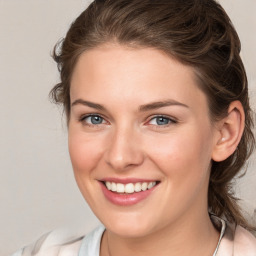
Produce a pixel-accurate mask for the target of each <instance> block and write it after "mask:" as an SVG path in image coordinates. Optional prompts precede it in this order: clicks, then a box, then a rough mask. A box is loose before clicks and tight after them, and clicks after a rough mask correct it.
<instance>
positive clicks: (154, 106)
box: [139, 100, 189, 112]
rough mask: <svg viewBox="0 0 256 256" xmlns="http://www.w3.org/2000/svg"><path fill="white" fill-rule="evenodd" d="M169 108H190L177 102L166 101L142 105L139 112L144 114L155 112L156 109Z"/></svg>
mask: <svg viewBox="0 0 256 256" xmlns="http://www.w3.org/2000/svg"><path fill="white" fill-rule="evenodd" d="M168 106H181V107H185V108H189V107H188V106H187V105H185V104H183V103H181V102H178V101H176V100H165V101H157V102H152V103H149V104H145V105H142V106H140V107H139V110H140V111H142V112H144V111H149V110H154V109H158V108H163V107H168Z"/></svg>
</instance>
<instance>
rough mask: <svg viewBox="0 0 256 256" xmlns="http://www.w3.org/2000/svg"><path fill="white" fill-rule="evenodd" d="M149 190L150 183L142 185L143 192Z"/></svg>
mask: <svg viewBox="0 0 256 256" xmlns="http://www.w3.org/2000/svg"><path fill="white" fill-rule="evenodd" d="M147 188H148V183H147V182H143V183H142V185H141V189H142V190H143V191H145V190H147Z"/></svg>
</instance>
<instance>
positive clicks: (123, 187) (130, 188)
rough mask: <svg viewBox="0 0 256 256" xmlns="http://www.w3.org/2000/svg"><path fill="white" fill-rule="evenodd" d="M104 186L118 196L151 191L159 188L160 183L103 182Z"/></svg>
mask: <svg viewBox="0 0 256 256" xmlns="http://www.w3.org/2000/svg"><path fill="white" fill-rule="evenodd" d="M102 183H103V184H104V186H105V187H106V188H107V189H108V190H109V191H112V192H114V193H117V194H134V193H139V192H142V191H146V190H150V189H152V188H154V187H155V186H157V185H158V184H159V183H160V181H150V182H146V181H144V182H136V183H127V184H124V183H116V182H111V181H102Z"/></svg>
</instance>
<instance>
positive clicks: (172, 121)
mask: <svg viewBox="0 0 256 256" xmlns="http://www.w3.org/2000/svg"><path fill="white" fill-rule="evenodd" d="M161 117H162V118H165V119H168V120H169V121H170V123H168V124H166V125H155V126H162V127H165V126H168V125H171V124H177V123H178V120H177V119H176V118H174V117H170V116H167V115H154V116H151V117H150V118H149V119H148V121H147V122H146V124H148V125H153V124H149V122H150V121H152V120H153V119H155V118H161Z"/></svg>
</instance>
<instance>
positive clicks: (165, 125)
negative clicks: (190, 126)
mask: <svg viewBox="0 0 256 256" xmlns="http://www.w3.org/2000/svg"><path fill="white" fill-rule="evenodd" d="M89 117H97V118H101V119H102V121H103V122H102V123H99V124H92V123H88V122H86V121H85V120H86V119H87V118H89ZM157 118H163V119H166V120H167V121H168V123H167V124H163V125H157V124H150V122H151V121H152V120H154V119H157ZM104 121H105V122H104ZM79 122H81V123H83V124H84V125H86V126H92V127H95V126H96V127H98V126H99V125H101V124H105V123H107V121H106V120H105V118H104V117H102V116H101V115H99V114H89V115H84V116H81V117H80V118H79ZM177 123H178V121H177V120H175V119H174V118H170V117H168V116H165V115H155V116H153V117H151V118H150V119H149V121H147V122H146V124H147V125H150V126H154V127H156V128H157V129H158V128H159V129H160V128H164V127H168V126H170V125H174V124H177Z"/></svg>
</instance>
